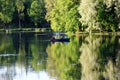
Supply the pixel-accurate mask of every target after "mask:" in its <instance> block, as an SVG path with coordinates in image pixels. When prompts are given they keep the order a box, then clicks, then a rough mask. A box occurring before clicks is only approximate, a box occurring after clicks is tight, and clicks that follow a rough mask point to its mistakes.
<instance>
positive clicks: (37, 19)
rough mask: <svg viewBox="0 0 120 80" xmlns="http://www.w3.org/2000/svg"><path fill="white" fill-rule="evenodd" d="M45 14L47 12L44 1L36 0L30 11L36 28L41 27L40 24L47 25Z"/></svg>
mask: <svg viewBox="0 0 120 80" xmlns="http://www.w3.org/2000/svg"><path fill="white" fill-rule="evenodd" d="M45 14H46V10H45V3H44V0H34V1H33V2H32V4H31V7H30V10H29V16H30V17H31V20H32V21H33V22H34V24H35V26H36V27H37V26H39V24H40V25H41V26H43V24H44V23H45Z"/></svg>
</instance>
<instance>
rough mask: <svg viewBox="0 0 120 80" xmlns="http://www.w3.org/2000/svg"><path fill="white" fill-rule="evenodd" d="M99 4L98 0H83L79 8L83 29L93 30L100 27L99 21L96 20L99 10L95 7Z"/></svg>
mask: <svg viewBox="0 0 120 80" xmlns="http://www.w3.org/2000/svg"><path fill="white" fill-rule="evenodd" d="M97 5H98V0H81V2H80V6H79V8H78V10H79V13H80V15H81V17H80V22H81V24H82V26H83V30H86V31H88V32H91V30H93V29H95V28H99V23H98V22H97V21H96V15H97V11H96V8H95V7H96V6H97Z"/></svg>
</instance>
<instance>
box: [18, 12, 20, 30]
mask: <svg viewBox="0 0 120 80" xmlns="http://www.w3.org/2000/svg"><path fill="white" fill-rule="evenodd" d="M18 18H19V28H21V22H20V11H18Z"/></svg>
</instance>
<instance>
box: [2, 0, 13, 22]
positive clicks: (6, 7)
mask: <svg viewBox="0 0 120 80" xmlns="http://www.w3.org/2000/svg"><path fill="white" fill-rule="evenodd" d="M13 2H14V0H12V1H10V0H1V1H0V4H1V5H0V22H2V23H3V24H7V23H10V22H11V21H12V18H13V12H14V11H15V8H14V3H13Z"/></svg>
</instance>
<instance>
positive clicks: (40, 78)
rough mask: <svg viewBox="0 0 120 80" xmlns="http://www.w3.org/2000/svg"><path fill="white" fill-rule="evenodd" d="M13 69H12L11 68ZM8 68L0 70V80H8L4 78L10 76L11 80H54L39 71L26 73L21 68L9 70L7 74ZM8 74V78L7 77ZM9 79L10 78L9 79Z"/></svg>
mask: <svg viewBox="0 0 120 80" xmlns="http://www.w3.org/2000/svg"><path fill="white" fill-rule="evenodd" d="M11 69H14V68H11ZM8 71H9V70H8V68H7V67H4V68H2V69H0V80H9V79H6V78H10V76H11V77H12V78H13V79H12V80H56V79H55V78H51V77H50V76H49V75H48V73H47V72H45V71H40V72H35V71H27V72H26V70H25V69H24V68H22V67H16V68H15V70H14V71H13V70H10V72H8ZM6 74H9V77H8V75H6ZM10 79H11V78H10Z"/></svg>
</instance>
